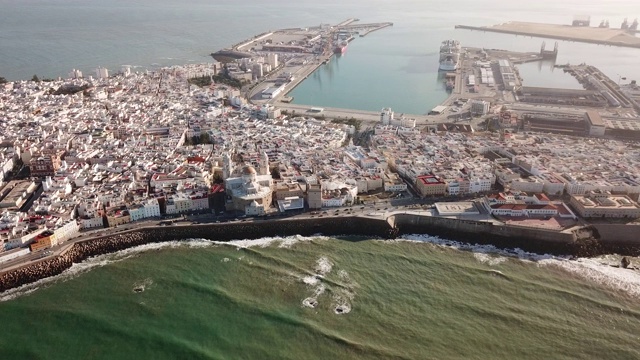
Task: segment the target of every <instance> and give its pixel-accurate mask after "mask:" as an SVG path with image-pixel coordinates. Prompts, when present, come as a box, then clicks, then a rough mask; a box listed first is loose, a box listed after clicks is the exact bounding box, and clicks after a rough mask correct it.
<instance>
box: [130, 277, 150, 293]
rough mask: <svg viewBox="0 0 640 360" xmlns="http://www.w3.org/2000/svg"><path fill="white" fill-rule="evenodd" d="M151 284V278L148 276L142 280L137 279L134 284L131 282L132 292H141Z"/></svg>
mask: <svg viewBox="0 0 640 360" xmlns="http://www.w3.org/2000/svg"><path fill="white" fill-rule="evenodd" d="M151 285H153V280H152V279H150V278H147V279H144V280H142V281H138V282H136V283H135V284H133V292H135V293H141V292H143V291H145V290H146V289H147V288H148V287H150V286H151Z"/></svg>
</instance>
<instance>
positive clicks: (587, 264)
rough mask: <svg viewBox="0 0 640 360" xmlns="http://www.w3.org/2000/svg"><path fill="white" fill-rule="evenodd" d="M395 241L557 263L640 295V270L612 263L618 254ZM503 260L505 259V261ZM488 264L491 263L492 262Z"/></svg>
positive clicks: (410, 238)
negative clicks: (584, 254) (587, 255)
mask: <svg viewBox="0 0 640 360" xmlns="http://www.w3.org/2000/svg"><path fill="white" fill-rule="evenodd" d="M394 241H415V242H426V243H431V244H435V245H438V246H443V247H447V248H452V249H458V250H464V251H471V252H473V254H474V257H475V258H476V259H478V260H479V261H485V259H486V258H485V257H484V256H489V255H488V254H492V255H494V256H495V255H498V256H503V257H510V258H517V259H520V260H522V261H531V262H535V263H537V264H538V266H556V267H559V268H562V269H563V270H565V271H568V272H570V273H572V274H576V275H578V276H580V277H582V278H583V279H586V280H588V281H591V282H594V283H596V284H599V285H602V286H605V287H607V288H610V289H612V290H617V291H622V292H624V293H626V294H628V295H631V296H634V297H640V272H639V271H638V270H631V269H623V268H617V267H612V266H611V265H616V266H617V265H618V264H619V263H620V262H619V259H618V257H617V256H615V255H609V256H604V257H601V258H574V257H571V256H554V255H550V254H535V253H530V252H526V251H524V250H522V249H519V248H515V249H499V248H497V247H495V246H493V245H479V244H465V243H461V242H457V241H452V240H445V239H441V238H439V237H437V236H429V235H407V236H404V237H403V238H401V239H398V240H394ZM494 259H495V258H494ZM488 261H491V260H488ZM500 261H501V262H502V261H503V260H500ZM631 261H632V263H633V262H634V261H637V260H635V259H632V260H631ZM489 264H490V265H491V263H489Z"/></svg>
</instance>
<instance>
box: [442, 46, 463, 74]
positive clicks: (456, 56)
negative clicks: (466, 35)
mask: <svg viewBox="0 0 640 360" xmlns="http://www.w3.org/2000/svg"><path fill="white" fill-rule="evenodd" d="M460 50H461V47H460V42H459V41H457V40H445V41H443V42H442V44H440V67H439V69H440V70H442V71H455V70H457V69H458V66H459V64H460Z"/></svg>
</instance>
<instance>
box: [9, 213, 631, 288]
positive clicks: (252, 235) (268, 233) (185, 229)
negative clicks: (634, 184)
mask: <svg viewBox="0 0 640 360" xmlns="http://www.w3.org/2000/svg"><path fill="white" fill-rule="evenodd" d="M382 206H385V205H382V204H378V205H377V206H372V207H371V206H369V207H351V208H348V209H337V210H329V209H328V210H327V211H323V212H322V213H321V214H318V213H317V212H315V215H314V213H305V214H302V215H300V216H294V217H285V218H272V219H261V218H255V219H242V220H237V219H236V221H231V222H225V223H210V224H191V223H190V222H183V223H181V224H176V225H171V226H164V227H163V226H157V225H150V224H149V222H142V223H139V224H136V226H135V227H134V228H133V229H130V230H127V231H125V232H120V233H107V234H104V233H102V234H94V236H95V237H89V238H77V239H75V240H73V241H70V242H67V243H65V244H64V245H63V246H61V247H60V248H59V249H56V251H55V252H54V253H53V254H52V255H51V256H48V257H46V258H41V259H35V260H33V261H29V262H26V263H24V262H23V263H20V264H17V265H14V266H11V267H10V268H8V269H7V268H5V269H4V271H2V272H0V292H2V291H6V290H8V289H11V288H15V287H19V286H21V285H25V284H28V283H32V282H35V281H37V280H40V279H42V278H45V277H49V276H54V275H57V274H60V273H61V272H63V271H64V270H66V269H68V268H69V267H71V266H72V265H73V264H74V263H79V262H82V261H83V260H85V259H87V258H89V257H92V256H97V255H101V254H107V253H112V252H115V251H120V250H124V249H127V248H130V247H134V246H139V245H144V244H148V243H158V242H167V241H179V240H182V239H193V238H202V239H209V240H214V241H223V242H224V241H231V240H239V239H258V238H262V237H285V236H293V235H301V236H314V235H317V234H322V235H325V236H338V237H340V236H350V235H351V236H353V235H356V236H366V237H373V238H387V239H393V238H396V237H397V236H401V235H408V234H429V235H432V236H442V237H443V238H446V239H450V240H455V241H461V242H465V243H472V244H473V243H477V244H490V245H494V246H497V247H499V248H521V249H523V250H526V251H531V252H537V253H550V254H557V255H576V256H593V255H598V254H606V253H614V252H615V253H619V254H623V255H637V254H640V244H638V243H637V242H623V243H616V242H613V241H600V240H599V239H598V238H597V232H596V233H593V232H592V230H590V229H591V228H590V227H586V228H580V229H568V230H566V231H554V230H545V229H539V228H530V227H523V226H513V225H508V224H504V223H501V222H499V221H496V220H495V219H490V218H473V217H472V218H468V217H465V218H455V217H443V216H436V215H435V213H434V210H432V209H430V208H424V207H417V208H416V207H415V205H411V201H409V202H407V205H404V206H398V207H391V208H390V207H389V206H387V207H384V208H382ZM594 236H595V237H594Z"/></svg>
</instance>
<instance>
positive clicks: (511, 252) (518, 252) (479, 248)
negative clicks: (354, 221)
mask: <svg viewBox="0 0 640 360" xmlns="http://www.w3.org/2000/svg"><path fill="white" fill-rule="evenodd" d="M382 241H388V240H382ZM391 241H413V242H424V243H430V244H434V245H438V246H442V247H446V248H451V249H456V250H463V251H470V252H473V253H474V254H475V253H479V254H494V255H501V256H506V257H514V258H518V259H521V260H530V261H540V260H544V259H570V258H571V257H570V256H555V255H551V254H536V253H530V252H527V251H524V250H522V249H520V248H514V249H500V248H497V247H495V246H493V245H480V244H467V243H462V242H459V241H453V240H446V239H441V238H439V237H437V236H430V235H420V234H414V235H405V236H403V237H402V238H399V239H396V240H391ZM478 260H480V259H478Z"/></svg>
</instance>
